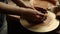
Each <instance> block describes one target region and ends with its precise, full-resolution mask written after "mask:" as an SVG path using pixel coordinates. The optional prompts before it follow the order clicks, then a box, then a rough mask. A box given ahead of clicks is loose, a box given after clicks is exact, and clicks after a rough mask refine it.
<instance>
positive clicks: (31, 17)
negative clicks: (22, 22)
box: [22, 9, 47, 24]
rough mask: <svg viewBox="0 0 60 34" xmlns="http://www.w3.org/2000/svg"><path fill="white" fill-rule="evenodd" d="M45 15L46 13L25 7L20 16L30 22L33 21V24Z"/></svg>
mask: <svg viewBox="0 0 60 34" xmlns="http://www.w3.org/2000/svg"><path fill="white" fill-rule="evenodd" d="M46 16H47V15H46V14H43V13H41V12H39V11H36V10H33V9H27V10H26V11H24V12H23V13H22V18H24V19H26V20H27V21H29V22H30V23H31V22H32V23H33V22H35V24H37V23H38V22H40V20H41V19H42V17H46Z"/></svg>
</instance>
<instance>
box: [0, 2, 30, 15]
mask: <svg viewBox="0 0 60 34" xmlns="http://www.w3.org/2000/svg"><path fill="white" fill-rule="evenodd" d="M26 11H30V9H27V8H21V7H15V6H11V5H8V4H5V3H2V2H0V13H4V14H13V15H21V14H23V12H26Z"/></svg>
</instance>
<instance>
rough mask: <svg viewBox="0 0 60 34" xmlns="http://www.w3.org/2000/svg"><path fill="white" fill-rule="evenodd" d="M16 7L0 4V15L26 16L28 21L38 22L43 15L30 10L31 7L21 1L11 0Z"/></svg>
mask: <svg viewBox="0 0 60 34" xmlns="http://www.w3.org/2000/svg"><path fill="white" fill-rule="evenodd" d="M12 1H13V2H14V3H15V4H16V5H17V6H19V7H15V6H11V5H8V4H5V3H2V2H0V13H3V14H12V15H19V16H22V17H24V16H26V17H28V18H30V19H32V18H34V20H38V19H39V18H40V17H41V16H40V15H44V16H45V14H42V13H40V12H39V11H36V10H33V9H31V7H29V6H27V5H25V4H24V2H23V1H22V0H12Z"/></svg>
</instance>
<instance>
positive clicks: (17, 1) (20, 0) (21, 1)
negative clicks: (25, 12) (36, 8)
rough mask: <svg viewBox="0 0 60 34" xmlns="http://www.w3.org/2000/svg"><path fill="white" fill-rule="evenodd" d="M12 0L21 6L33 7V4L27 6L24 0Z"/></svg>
mask: <svg viewBox="0 0 60 34" xmlns="http://www.w3.org/2000/svg"><path fill="white" fill-rule="evenodd" d="M12 1H13V2H14V3H15V4H16V5H17V6H19V7H25V8H31V6H27V5H26V4H25V3H24V1H23V0H12ZM31 9H32V8H31Z"/></svg>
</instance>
